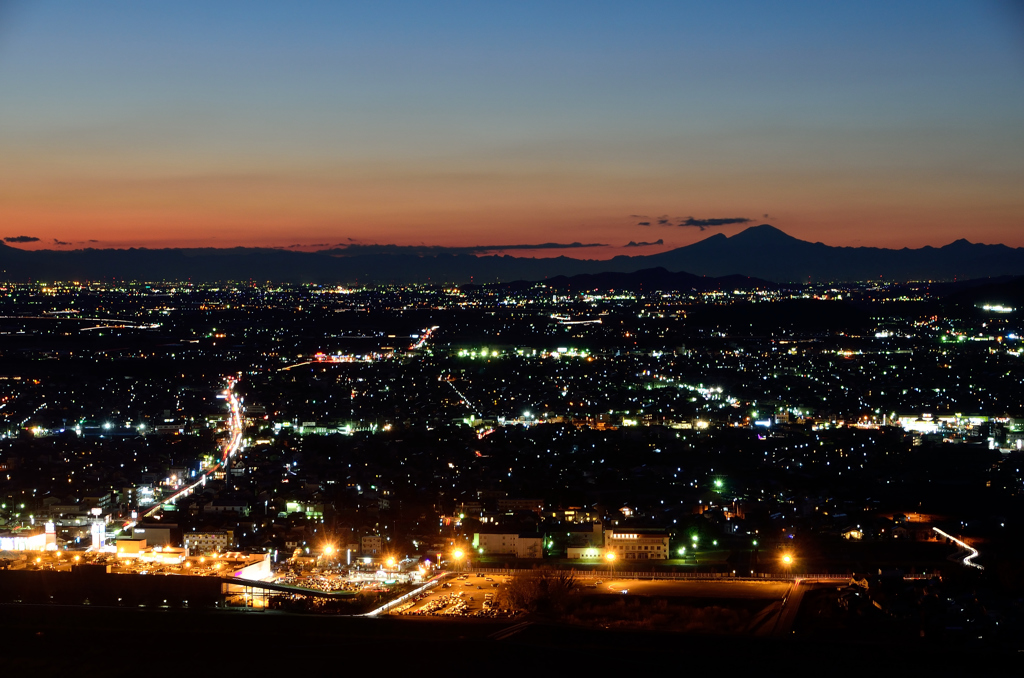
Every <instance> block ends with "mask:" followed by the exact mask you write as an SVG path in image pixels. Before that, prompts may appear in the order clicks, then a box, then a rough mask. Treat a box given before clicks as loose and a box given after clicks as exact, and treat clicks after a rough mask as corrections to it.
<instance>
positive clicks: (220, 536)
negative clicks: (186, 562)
mask: <svg viewBox="0 0 1024 678" xmlns="http://www.w3.org/2000/svg"><path fill="white" fill-rule="evenodd" d="M234 543H235V533H234V531H233V530H223V531H218V532H186V533H185V548H186V549H187V550H188V552H189V555H201V554H205V553H224V552H225V551H229V550H230V549H231V547H232V546H234Z"/></svg>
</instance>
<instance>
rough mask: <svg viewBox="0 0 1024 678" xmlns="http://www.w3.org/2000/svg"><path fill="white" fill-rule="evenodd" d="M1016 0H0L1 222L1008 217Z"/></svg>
mask: <svg viewBox="0 0 1024 678" xmlns="http://www.w3.org/2000/svg"><path fill="white" fill-rule="evenodd" d="M1019 8H1020V4H1019V3H1010V2H989V1H987V0H978V1H975V2H941V1H935V0H932V1H929V2H892V1H890V2H868V1H865V2H856V3H831V2H806V3H804V2H785V3H764V2H720V3H708V2H666V3H655V2H646V3H645V2H639V3H638V2H631V3H623V2H620V3H603V2H578V3H570V2H551V1H548V2H536V3H534V2H515V3H480V2H473V3H468V2H467V3H444V2H421V3H412V2H374V3H365V2H361V3H342V2H322V3H304V2H288V3H280V2H258V1H254V0H249V1H248V2H216V3H207V2H187V1H182V0H178V1H176V2H141V3H140V2H89V3H67V2H47V1H40V0H34V1H32V2H7V3H3V4H2V9H0V92H2V94H0V223H2V224H4V228H5V229H7V230H9V231H11V232H10V233H9V234H8V233H3V234H0V235H16V234H29V235H32V236H35V237H40V238H41V240H40V241H39V245H48V246H54V245H53V241H54V240H58V241H61V242H66V243H71V244H70V245H67V246H69V247H70V246H80V245H78V243H82V242H85V241H88V240H97V241H100V242H101V243H105V244H106V245H109V246H128V245H140V244H141V245H236V244H261V245H287V244H293V243H296V242H302V243H307V244H310V245H313V244H321V243H330V244H335V243H338V242H351V241H358V242H364V243H372V242H379V243H385V242H387V243H391V242H393V243H399V244H419V243H421V242H425V243H427V244H439V245H473V244H479V243H485V242H487V243H489V242H495V241H501V242H506V241H509V236H510V235H511V234H514V236H515V237H513V240H517V241H520V242H546V241H552V240H558V241H566V242H568V241H573V240H579V241H584V242H596V241H600V242H607V243H610V244H613V245H615V246H616V247H615V248H604V249H603V250H602V251H600V252H598V251H594V252H592V253H590V254H591V255H593V256H612V255H614V254H617V253H620V252H621V251H622V250H619V249H618V247H619V246H621V245H624V244H625V243H626V242H627V241H630V240H634V241H647V242H653V241H656V240H658V239H663V240H664V246H663V247H664V248H668V247H671V246H678V245H681V244H686V243H688V242H693V241H694V240H697V239H699V238H701V237H706V236H707V235H708V233H707V232H703V233H702V232H701V231H700V230H698V229H697V228H693V227H685V226H683V227H681V226H679V225H678V224H679V223H681V222H684V221H685V218H686V217H695V218H696V219H713V218H744V219H750V220H751V222H746V223H760V222H762V221H770V222H771V223H773V224H775V225H776V226H778V227H780V228H782V229H784V230H786V231H788V232H790V233H791V234H793V235H796V236H798V237H801V238H805V239H810V240H822V241H824V242H827V243H829V244H836V245H857V244H864V245H867V244H871V245H880V246H897V247H902V246H904V245H908V246H920V245H923V244H934V245H941V244H944V243H946V242H949V241H950V240H953V239H955V238H958V237H967V238H968V239H971V240H977V241H985V242H996V241H1002V242H1007V243H1010V244H1014V245H1018V246H1024V190H1022V189H1021V187H1022V186H1024V124H1022V123H1024V12H1022V11H1020V9H1019ZM765 214H767V215H769V216H768V217H765V216H764V215H765ZM631 215H640V216H639V217H634V216H631ZM658 217H665V218H667V220H668V222H669V224H668V225H663V226H658V225H657V219H658ZM641 222H650V223H652V225H651V226H641V225H640V223H641ZM742 227H743V225H742V224H737V225H732V226H726V227H721V228H722V230H724V231H725V232H727V233H731V232H735V230H737V229H739V228H742ZM349 239H352V240H349Z"/></svg>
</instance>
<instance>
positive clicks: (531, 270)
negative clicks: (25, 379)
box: [0, 224, 1024, 284]
mask: <svg viewBox="0 0 1024 678" xmlns="http://www.w3.org/2000/svg"><path fill="white" fill-rule="evenodd" d="M658 268H661V269H664V270H665V272H666V273H667V272H670V271H686V272H688V273H690V274H693V275H694V276H712V277H721V276H730V275H737V276H743V277H754V278H761V279H764V280H768V281H773V282H776V283H786V282H809V281H810V282H823V281H837V282H841V281H854V280H878V279H879V278H881V279H884V280H891V281H908V280H954V279H958V278H959V279H964V278H987V277H994V276H1001V275H1022V274H1024V248H1012V247H1007V246H1005V245H981V244H976V243H971V242H968V241H967V240H957V241H956V242H952V243H950V244H948V245H946V246H944V247H922V248H920V249H906V248H904V249H901V250H891V249H881V248H877V247H831V246H829V245H825V244H822V243H820V242H818V243H812V242H807V241H805V240H799V239H797V238H794V237H792V236H790V235H787V234H786V233H784V232H782V231H780V230H779V229H777V228H775V227H773V226H770V225H768V224H762V225H761V226H754V227H751V228H748V229H746V230H744V231H742V232H741V233H737V234H736V235H733V236H731V237H726V236H724V235H722V234H716V235H713V236H711V237H709V238H706V239H705V240H701V241H700V242H697V243H694V244H692V245H687V246H686V247H679V248H677V249H674V250H670V251H668V252H662V253H660V254H652V255H640V256H617V257H615V258H613V259H610V260H606V261H598V260H590V259H572V258H570V257H554V258H550V259H532V258H526V257H513V256H508V255H504V256H497V255H492V256H479V257H478V256H474V255H471V254H437V255H421V254H404V253H403V254H391V253H387V254H380V253H375V254H352V255H345V254H344V253H343V252H341V253H339V251H338V250H330V251H323V252H293V251H286V250H278V249H264V248H247V247H238V248H232V249H127V250H115V249H82V250H71V251H58V250H36V251H29V250H20V249H17V248H14V247H10V246H6V245H0V279H3V280H10V281H26V280H41V281H51V280H83V281H84V280H112V279H117V280H146V281H161V280H192V281H194V282H216V281H223V280H255V281H275V282H309V283H324V284H332V283H388V282H395V283H408V282H436V283H446V282H456V283H467V282H476V283H492V282H508V281H514V280H544V279H549V278H555V277H557V276H575V275H581V274H600V273H632V272H636V271H641V270H645V269H658Z"/></svg>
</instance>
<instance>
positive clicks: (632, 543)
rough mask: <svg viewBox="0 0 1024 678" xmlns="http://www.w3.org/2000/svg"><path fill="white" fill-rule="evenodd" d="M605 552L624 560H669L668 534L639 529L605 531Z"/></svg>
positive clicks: (662, 531) (661, 531)
mask: <svg viewBox="0 0 1024 678" xmlns="http://www.w3.org/2000/svg"><path fill="white" fill-rule="evenodd" d="M604 547H605V551H610V552H611V553H614V554H615V557H616V558H619V559H624V560H668V557H669V555H668V554H669V550H668V532H665V531H664V530H649V529H637V528H616V529H611V530H605V533H604Z"/></svg>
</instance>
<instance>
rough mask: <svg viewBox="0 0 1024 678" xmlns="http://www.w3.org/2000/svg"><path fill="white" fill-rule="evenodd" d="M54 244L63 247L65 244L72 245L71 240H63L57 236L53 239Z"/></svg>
mask: <svg viewBox="0 0 1024 678" xmlns="http://www.w3.org/2000/svg"><path fill="white" fill-rule="evenodd" d="M53 244H54V245H57V246H61V247H62V246H64V245H70V244H71V243H69V242H64V241H63V240H57V239H56V238H54V239H53Z"/></svg>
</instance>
